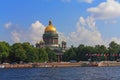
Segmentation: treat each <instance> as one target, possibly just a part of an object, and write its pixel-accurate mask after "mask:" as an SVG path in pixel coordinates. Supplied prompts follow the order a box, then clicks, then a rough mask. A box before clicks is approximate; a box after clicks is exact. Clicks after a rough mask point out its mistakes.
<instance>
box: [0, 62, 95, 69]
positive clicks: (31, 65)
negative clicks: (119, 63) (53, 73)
mask: <svg viewBox="0 0 120 80" xmlns="http://www.w3.org/2000/svg"><path fill="white" fill-rule="evenodd" d="M84 66H96V63H92V64H90V63H89V62H74V63H70V62H53V63H27V64H0V68H34V67H84Z"/></svg>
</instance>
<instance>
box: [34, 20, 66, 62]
mask: <svg viewBox="0 0 120 80" xmlns="http://www.w3.org/2000/svg"><path fill="white" fill-rule="evenodd" d="M36 47H37V48H43V47H49V48H51V49H52V50H53V51H54V52H55V54H56V56H57V58H58V62H60V61H62V55H63V53H64V52H65V49H66V42H65V41H62V42H61V43H60V44H59V35H58V33H57V30H56V28H55V27H54V26H53V25H52V21H49V24H48V26H47V27H46V28H45V30H44V34H43V40H41V41H40V42H39V43H37V44H36Z"/></svg>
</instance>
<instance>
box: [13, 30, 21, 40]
mask: <svg viewBox="0 0 120 80" xmlns="http://www.w3.org/2000/svg"><path fill="white" fill-rule="evenodd" d="M11 35H12V40H13V41H14V42H20V34H19V33H18V32H16V31H12V32H11Z"/></svg>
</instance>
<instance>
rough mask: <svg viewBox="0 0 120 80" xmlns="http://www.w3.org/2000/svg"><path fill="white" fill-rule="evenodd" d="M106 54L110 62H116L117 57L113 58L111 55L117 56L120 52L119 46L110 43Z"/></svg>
mask: <svg viewBox="0 0 120 80" xmlns="http://www.w3.org/2000/svg"><path fill="white" fill-rule="evenodd" d="M108 52H109V54H110V60H116V58H117V56H113V55H114V54H119V52H120V45H118V44H117V43H115V42H114V41H112V42H111V43H110V44H109V47H108Z"/></svg>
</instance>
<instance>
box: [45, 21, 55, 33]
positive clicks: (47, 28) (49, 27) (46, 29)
mask: <svg viewBox="0 0 120 80" xmlns="http://www.w3.org/2000/svg"><path fill="white" fill-rule="evenodd" d="M45 32H56V28H55V27H54V26H53V25H52V21H49V25H48V26H47V27H46V28H45Z"/></svg>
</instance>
